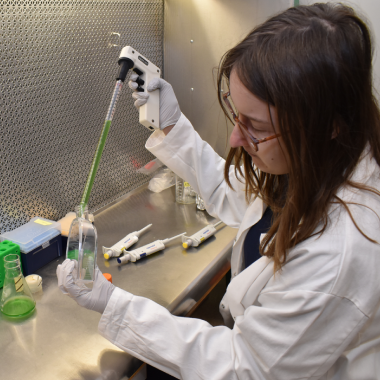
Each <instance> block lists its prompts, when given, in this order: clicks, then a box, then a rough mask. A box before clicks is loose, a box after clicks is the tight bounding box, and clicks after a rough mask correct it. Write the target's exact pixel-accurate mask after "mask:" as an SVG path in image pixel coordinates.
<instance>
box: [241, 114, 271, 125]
mask: <svg viewBox="0 0 380 380" xmlns="http://www.w3.org/2000/svg"><path fill="white" fill-rule="evenodd" d="M240 115H242V116H244V117H245V118H247V119H249V120H252V121H255V122H256V123H262V124H270V122H269V121H268V120H261V119H257V118H256V117H252V116H247V115H244V114H243V113H240Z"/></svg>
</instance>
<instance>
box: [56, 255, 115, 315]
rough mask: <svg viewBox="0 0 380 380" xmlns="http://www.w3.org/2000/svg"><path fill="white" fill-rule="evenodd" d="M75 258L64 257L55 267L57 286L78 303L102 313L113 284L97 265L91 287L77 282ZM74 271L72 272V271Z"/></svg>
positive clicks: (113, 287)
mask: <svg viewBox="0 0 380 380" xmlns="http://www.w3.org/2000/svg"><path fill="white" fill-rule="evenodd" d="M77 265H78V262H77V261H76V260H70V259H66V260H65V261H64V262H63V263H62V264H60V265H58V267H57V277H58V287H59V289H61V291H62V293H63V294H66V295H68V296H69V297H71V298H73V299H74V300H75V301H76V302H77V304H78V305H80V306H83V307H85V308H86V309H89V310H95V311H97V312H98V313H100V314H103V312H104V310H105V309H106V306H107V303H108V301H109V299H110V298H111V295H112V292H113V291H114V289H115V286H114V285H113V284H111V283H110V282H109V281H107V280H106V279H105V277H104V276H103V274H102V272H101V271H100V270H99V268H98V266H96V269H95V280H94V284H93V287H92V289H89V288H87V286H85V285H84V284H80V283H78V282H77V278H76V275H75V273H76V270H75V271H74V269H76V266H77ZM73 272H74V273H73Z"/></svg>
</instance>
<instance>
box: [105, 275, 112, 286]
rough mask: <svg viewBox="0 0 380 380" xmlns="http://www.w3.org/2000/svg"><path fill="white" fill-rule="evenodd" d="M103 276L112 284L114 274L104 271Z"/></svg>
mask: <svg viewBox="0 0 380 380" xmlns="http://www.w3.org/2000/svg"><path fill="white" fill-rule="evenodd" d="M103 276H104V277H105V278H106V280H107V281H109V282H110V283H111V284H112V276H111V275H110V274H109V273H103Z"/></svg>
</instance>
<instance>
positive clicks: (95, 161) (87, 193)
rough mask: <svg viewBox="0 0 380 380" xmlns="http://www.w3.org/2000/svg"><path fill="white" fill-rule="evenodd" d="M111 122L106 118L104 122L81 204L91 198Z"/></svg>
mask: <svg viewBox="0 0 380 380" xmlns="http://www.w3.org/2000/svg"><path fill="white" fill-rule="evenodd" d="M111 123H112V121H111V120H106V121H105V122H104V125H103V129H102V132H101V134H100V138H99V142H98V145H97V147H96V152H95V156H94V159H93V161H92V164H91V169H90V173H89V175H88V177H87V182H86V186H85V188H84V191H83V195H82V200H81V202H80V203H81V205H83V207H84V206H86V205H87V203H88V200H89V198H90V194H91V190H92V185H93V184H94V181H95V177H96V172H97V171H98V167H99V163H100V159H101V158H102V153H103V149H104V145H105V144H106V140H107V135H108V132H109V130H110V126H111Z"/></svg>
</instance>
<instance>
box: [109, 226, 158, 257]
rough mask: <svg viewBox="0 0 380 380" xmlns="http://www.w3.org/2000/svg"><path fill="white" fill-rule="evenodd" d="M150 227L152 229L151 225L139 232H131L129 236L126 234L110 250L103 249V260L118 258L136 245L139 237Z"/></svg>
mask: <svg viewBox="0 0 380 380" xmlns="http://www.w3.org/2000/svg"><path fill="white" fill-rule="evenodd" d="M150 227H152V225H151V224H149V225H147V226H146V227H144V228H143V229H141V230H140V231H134V232H131V233H130V234H128V235H127V236H125V237H123V238H122V239H121V240H120V241H118V242H117V243H116V244H114V245H113V246H112V247H110V248H107V247H103V255H104V258H105V259H106V260H108V259H110V258H111V257H119V256H120V255H121V254H122V253H123V252H124V251H126V250H127V249H128V248H129V247H130V246H131V245H133V244H135V243H137V242H138V240H139V237H140V235H141V234H143V233H144V232H145V231H146V230H148V229H149V228H150Z"/></svg>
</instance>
